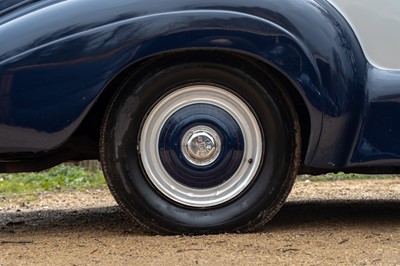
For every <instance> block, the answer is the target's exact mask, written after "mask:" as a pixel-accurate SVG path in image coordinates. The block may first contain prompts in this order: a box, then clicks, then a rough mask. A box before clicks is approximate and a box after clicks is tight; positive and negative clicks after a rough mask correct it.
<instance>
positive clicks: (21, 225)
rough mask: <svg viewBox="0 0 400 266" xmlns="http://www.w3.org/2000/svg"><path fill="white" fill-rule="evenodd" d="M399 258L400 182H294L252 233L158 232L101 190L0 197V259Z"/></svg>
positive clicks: (241, 261) (396, 261) (309, 261)
mask: <svg viewBox="0 0 400 266" xmlns="http://www.w3.org/2000/svg"><path fill="white" fill-rule="evenodd" d="M218 264H219V265H230V264H235V265H267V264H273V265H276V264H278V265H400V179H396V180H380V181H370V180H367V181H366V180H364V181H340V182H339V181H338V182H298V183H296V185H295V187H294V189H293V191H292V194H291V195H290V198H289V200H288V202H287V203H286V204H285V205H284V207H283V208H282V210H281V211H280V212H279V213H278V215H277V216H276V217H275V218H274V220H273V221H272V222H270V223H269V224H268V225H267V226H265V228H263V230H262V231H260V232H258V233H254V234H223V235H208V236H158V235H151V234H149V233H147V232H145V231H143V230H142V229H141V228H140V227H139V226H138V225H137V224H135V223H133V222H131V221H130V220H129V219H128V218H127V217H126V216H125V214H124V213H122V212H121V210H120V209H119V208H118V207H117V206H116V204H115V202H114V200H113V199H112V197H111V196H110V194H109V193H108V191H107V190H91V191H86V192H64V193H52V194H40V195H35V196H32V195H29V196H25V197H8V198H2V199H1V198H0V265H218Z"/></svg>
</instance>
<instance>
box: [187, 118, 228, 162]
mask: <svg viewBox="0 0 400 266" xmlns="http://www.w3.org/2000/svg"><path fill="white" fill-rule="evenodd" d="M181 149H182V153H183V155H184V156H185V158H186V160H188V161H189V162H190V163H192V164H194V165H196V166H207V165H210V164H211V163H213V162H214V161H215V160H216V159H217V158H218V155H219V154H220V151H221V140H220V137H219V135H218V133H217V132H216V131H215V130H214V129H212V128H211V127H208V126H195V127H193V128H191V129H190V130H188V131H187V132H186V133H185V135H184V136H183V138H182V144H181Z"/></svg>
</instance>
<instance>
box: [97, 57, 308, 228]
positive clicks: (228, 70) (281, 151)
mask: <svg viewBox="0 0 400 266" xmlns="http://www.w3.org/2000/svg"><path fill="white" fill-rule="evenodd" d="M236 63H238V62H236ZM229 65H231V66H229ZM229 65H228V64H226V62H225V64H221V63H218V61H217V60H197V61H195V62H193V61H192V62H190V61H189V62H183V63H181V64H176V65H173V64H172V65H169V66H168V65H163V67H159V68H154V69H152V70H151V71H149V72H148V73H147V75H145V76H144V77H142V78H141V79H139V80H138V78H137V77H132V78H131V79H129V80H128V81H127V82H125V84H124V85H123V86H122V87H121V88H120V90H119V91H118V93H117V94H116V95H115V96H114V98H113V99H112V101H111V104H110V105H109V107H108V109H107V112H106V116H105V119H104V121H103V126H102V130H101V139H100V157H101V163H102V166H103V171H104V173H105V177H106V180H107V184H108V186H109V188H110V190H111V192H112V194H113V196H114V197H115V199H116V201H117V202H118V203H119V204H120V206H121V207H122V208H123V209H124V210H126V211H127V213H128V214H130V215H131V216H132V217H133V218H134V219H135V220H136V221H138V222H139V223H140V224H142V225H143V226H145V227H146V228H148V229H150V230H152V231H153V232H155V233H159V234H182V233H194V234H204V233H220V232H229V231H236V232H238V231H239V232H248V231H253V230H255V229H258V228H259V227H260V226H262V225H264V224H265V223H266V222H267V221H269V220H270V219H271V218H272V217H273V215H275V213H276V212H277V211H278V210H279V208H280V207H281V206H282V204H283V202H284V200H285V199H286V197H287V195H288V193H289V192H290V189H291V187H292V185H293V182H294V179H295V177H296V173H297V166H298V164H299V153H300V132H299V124H298V119H297V116H296V113H295V111H294V109H293V107H292V104H291V102H290V100H289V97H288V96H287V95H286V94H285V93H284V88H282V86H281V84H280V83H279V82H278V81H276V80H274V79H273V78H272V77H269V76H268V75H260V74H259V73H261V72H260V70H259V69H258V68H257V67H254V66H253V67H252V66H249V67H247V68H244V67H243V66H241V69H239V68H236V67H233V66H232V65H235V62H233V61H232V62H230V63H229ZM201 86H203V87H201ZM202 88H205V89H204V90H206V91H205V92H203V91H202ZM207 89H209V91H207ZM198 91H199V92H198ZM189 92H190V93H192V92H193V93H195V95H197V94H199V95H200V96H198V98H199V99H201V97H203V95H206V96H207V95H208V94H209V93H211V94H212V93H213V92H215V93H216V94H217V97H218V96H219V95H224V92H226V94H227V96H226V97H227V98H228V99H229V101H231V100H232V102H233V105H232V106H233V107H232V108H233V109H234V108H236V107H234V106H235V105H236V104H237V103H236V101H238V99H239V100H240V101H241V102H242V103H243V104H244V105H245V106H246V107H240V108H244V109H238V113H241V112H243V113H245V114H244V117H245V119H247V118H248V119H249V121H250V122H248V123H249V124H251V123H252V121H253V120H252V119H253V118H254V119H255V121H256V124H257V125H255V128H256V129H257V128H259V129H260V134H261V143H251V142H254V141H255V140H254V139H253V140H252V138H257V136H256V135H254V136H253V135H251V136H247V142H250V143H246V136H245V135H246V134H252V133H249V132H250V131H249V132H247V133H246V132H244V133H243V132H242V131H240V130H239V133H236V132H233V131H235V130H237V127H234V126H232V127H231V128H229V126H226V127H224V126H222V125H221V126H219V124H225V120H226V121H227V122H226V123H227V124H229V123H231V118H233V117H234V115H233V114H230V113H229V110H228V111H227V110H225V113H227V114H228V115H227V114H225V113H224V110H223V111H220V110H217V111H215V110H214V109H212V108H214V107H215V106H211V107H209V106H208V105H207V104H209V102H207V101H205V102H201V101H200V103H197V102H195V101H193V103H189V104H188V105H187V106H185V107H186V108H187V109H184V110H183V107H182V108H181V109H179V108H180V107H177V109H174V110H172V109H168V108H169V106H171V105H176V103H178V102H179V101H180V100H181V98H179V97H177V96H176V95H184V96H185V93H189ZM171 95H172V96H171ZM184 96H182V99H186V98H185V97H184ZM212 97H213V95H211V96H210V98H212ZM235 97H236V98H235ZM166 99H167V100H166ZM168 99H173V100H174V102H173V104H170V102H169V101H170V100H168ZM188 99H189V100H188V101H190V99H191V98H190V97H189V98H188ZM196 99H197V98H196ZM221 99H222V97H221ZM185 101H186V100H182V102H185ZM211 101H212V99H211ZM221 101H223V99H222V100H221ZM238 103H239V105H240V102H238ZM185 104H187V103H186V102H185ZM196 104H197V105H196ZM199 104H200V105H199ZM224 104H225V103H223V104H221V105H220V106H217V107H218V108H220V109H224V108H225V107H221V106H223V105H224ZM227 104H228V105H229V103H227ZM209 105H213V104H209ZM217 105H218V104H217ZM159 106H162V107H159ZM199 106H200V107H199ZM164 107H165V108H166V109H167V110H168V111H169V110H171V112H172V114H171V115H170V116H168V115H166V118H165V119H168V120H162V119H161V118H160V116H161V115H160V113H162V112H164V109H162V108H164ZM198 107H199V108H200V109H198ZM203 107H204V108H205V111H204V109H202V108H203ZM217 107H215V108H217ZM157 108H160V110H158V109H157ZM196 108H197V109H196ZM246 108H248V109H246ZM208 109H210V110H208ZM153 110H158V111H157V112H156V111H153ZM179 110H183V111H179ZM196 110H200V111H199V112H200V114H198V115H197V116H198V117H197V116H196V112H197V111H196ZM235 110H236V109H235ZM243 110H245V111H243ZM246 110H250V112H251V114H247V111H246ZM214 111H215V112H216V113H222V114H218V115H216V116H221V117H217V118H215V119H216V120H215V121H214V120H213V119H214V117H213V116H212V114H214V113H215V112H214ZM164 113H165V112H164ZM229 115H231V116H229ZM240 115H242V114H240ZM175 116H177V117H175ZM171 117H173V118H171ZM229 117H231V118H229ZM157 119H158V120H160V121H164V122H165V121H167V122H165V123H164V122H157V121H158V120H157ZM163 119H164V118H163ZM207 119H208V120H207ZM240 119H241V118H240ZM240 119H239V118H238V119H236V120H240ZM234 120H235V118H233V120H232V121H233V122H232V123H234V122H235V121H236V120H235V121H234ZM149 121H150V122H149ZM154 121H156V122H154ZM171 121H172V122H171ZM175 121H179V122H175ZM181 121H186V122H181ZM213 121H214V122H213ZM218 121H219V122H224V123H219V122H218ZM236 122H237V121H236ZM253 122H254V121H253ZM152 123H153V124H152ZM237 123H239V122H237ZM154 124H155V125H157V126H158V125H160V128H161V129H160V130H159V132H158V133H157V132H156V133H154V132H153V131H154V130H156V128H157V126H154ZM165 124H168V129H165V128H167V126H166V125H165ZM203 124H205V125H207V127H205V128H203V127H202V126H203ZM199 125H200V128H201V129H200V130H199V132H200V133H198V134H200V135H201V138H199V139H196V141H198V143H200V144H205V145H208V146H207V147H209V148H208V150H207V149H204V148H196V147H200V146H193V147H194V148H192V146H190V145H192V144H193V143H195V142H196V141H195V140H192V139H190V140H188V142H187V144H186V142H185V141H186V140H187V139H189V137H191V136H192V135H193V134H194V133H193V132H195V131H190V133H187V132H188V130H189V129H188V128H191V127H192V128H193V127H196V126H199ZM169 127H173V132H174V133H171V132H172V129H171V130H170V129H169ZM244 127H246V126H241V124H240V125H239V128H241V129H242V128H244ZM192 128H191V129H190V130H192ZM209 128H212V129H209ZM227 128H228V129H227ZM232 128H236V129H232ZM213 129H215V131H213ZM225 131H226V132H225ZM231 131H232V132H233V133H232V132H231ZM256 131H257V130H256ZM143 132H145V133H146V134H144V135H143ZM165 132H167V133H165ZM185 132H186V133H185ZM196 132H197V131H196ZM213 132H214V133H213ZM153 133H154V136H159V137H158V138H159V139H157V138H154V139H149V138H151V136H152V135H153ZM208 133H209V135H207V134H208ZM185 134H186V135H187V136H189V137H185V136H186V135H185ZM188 134H189V135H188ZM234 134H236V136H237V135H240V134H242V135H243V136H242V138H241V137H237V138H236V140H232V139H230V137H229V136H231V135H234ZM207 136H209V137H207ZM219 137H220V139H222V140H220V139H218V138H219ZM141 138H142V139H146V140H142V139H141ZM161 138H162V139H163V141H164V142H162V140H161ZM183 139H184V140H183ZM203 140H205V141H204V142H201V141H203ZM141 141H142V142H141ZM153 141H154V143H156V144H154V145H153V144H152V143H153ZM190 141H192V142H190ZM206 141H208V142H206ZM240 141H242V142H243V143H245V144H243V143H242V144H240ZM143 142H145V143H147V144H143ZM228 142H229V145H231V146H232V147H231V146H229V145H228V144H226V143H228ZM177 143H178V144H179V143H181V148H180V149H179V148H176V147H177V146H178V144H177ZM196 143H197V142H196ZM210 143H211V144H210ZM218 143H221V144H220V145H219V146H220V147H221V148H220V150H219V152H218V153H216V152H214V151H215V148H216V147H219V146H218ZM232 143H233V144H232ZM145 145H148V146H149V147H150V148H147V147H148V146H145ZM162 145H164V146H162ZM165 145H167V146H165ZM193 145H195V144H193ZM196 145H197V144H196ZM213 145H214V146H213ZM224 145H225V146H229V147H228V148H225V146H224ZM235 145H236V146H235ZM250 146H251V147H253V148H252V150H251V152H254V154H260V157H259V158H260V159H257V162H259V163H258V164H256V166H252V165H251V164H252V163H255V162H254V161H253V159H254V158H247V157H246V156H248V154H251V152H249V151H248V150H247V149H248V147H250ZM144 147H146V149H145V148H144ZM157 147H160V148H159V149H160V150H159V151H158V153H157V150H155V149H158V148H157ZM174 147H175V148H174ZM202 147H203V146H202ZM210 147H211V148H210ZM238 147H240V148H238ZM246 147H247V148H246ZM196 149H197V150H196ZM200 149H201V151H202V152H204V153H203V155H204V154H206V155H207V156H208V155H209V154H211V155H210V156H211V157H213V156H214V157H215V158H211V159H212V160H213V161H212V162H211V163H210V161H211V159H210V160H209V161H206V160H205V159H203V157H204V158H205V156H203V155H198V156H194V157H193V158H194V159H193V158H192V157H190V156H189V157H190V158H192V159H193V162H190V161H188V160H190V158H188V156H186V153H187V152H188V151H189V152H197V151H199V150H200ZM152 150H155V151H152ZM175 150H176V151H175ZM209 150H213V153H211V152H209ZM199 152H200V151H199ZM256 152H257V153H256ZM182 154H184V155H185V156H186V157H185V156H183V155H182ZM198 154H200V153H198ZM221 154H223V155H221ZM233 154H236V155H237V154H239V155H237V156H236V155H235V156H236V157H235V158H239V159H232V158H234V157H233ZM157 155H158V156H159V157H157ZM238 156H239V157H238ZM240 156H241V157H240ZM257 156H258V155H255V157H257ZM149 158H155V159H154V161H156V162H152V161H151V160H148V159H149ZM160 158H161V159H160ZM226 158H228V159H226ZM240 158H241V159H240ZM257 158H258V157H257ZM149 161H150V162H149ZM232 161H234V162H232ZM171 163H172V165H170V164H171ZM201 163H204V164H205V166H203V165H200V164H201ZM236 164H237V165H236ZM245 164H246V165H245ZM160 165H161V168H162V167H164V169H161V170H160V168H159V167H160ZM232 165H233V166H232ZM157 167H158V168H157ZM204 167H205V168H204ZM207 167H208V168H207ZM206 168H207V169H206ZM204 169H206V170H204ZM229 169H233V170H232V171H231V170H229ZM238 169H245V170H243V173H245V174H244V175H246V178H247V179H245V180H244V179H243V178H242V177H241V176H240V175H238V174H236V173H237V172H239V170H238ZM249 169H250V170H249ZM164 170H165V171H164ZM229 171H231V172H229ZM235 171H236V172H235ZM241 171H242V170H241ZM246 171H247V172H246ZM153 172H155V174H154V173H153ZM158 172H162V174H159V173H158ZM165 173H167V174H165ZM204 173H206V174H204ZM222 173H223V174H222ZM240 173H242V172H240ZM248 173H252V174H248ZM158 176H160V177H161V179H162V178H164V177H165V176H166V177H165V180H164V179H162V180H161V181H160V182H161V183H162V182H164V181H165V182H166V183H167V185H163V184H161V185H160V184H159V183H158V182H159V180H158V179H157V178H158ZM222 176H223V177H222ZM232 178H236V179H235V180H236V181H232V182H231V183H232V184H235V185H227V184H230V183H229V182H230V179H232ZM171 182H172V183H174V182H176V183H179V186H180V187H181V189H180V190H179V189H178V190H177V192H175V187H174V186H169V184H170V183H171ZM234 182H238V183H237V184H238V185H237V184H236V183H234ZM203 186H204V187H203ZM229 186H231V187H229ZM235 186H237V187H240V189H238V188H236V187H235ZM171 187H172V188H171ZM215 187H218V189H219V188H220V187H223V189H226V191H227V192H224V193H226V195H228V196H226V197H225V196H224V197H225V198H223V197H222V196H218V192H217V193H214V192H215V191H217V189H216V190H214V189H215ZM186 188H187V190H186ZM204 190H207V191H208V190H210V191H211V192H210V194H207V195H210V196H207V197H206V198H207V200H203V198H202V194H201V193H203V191H204ZM221 190H222V189H221ZM192 191H194V192H195V193H194V196H193V198H194V200H192V198H191V196H190V195H192V194H191V192H192ZM224 191H225V190H224ZM197 192H198V193H199V195H197V194H196V193H197ZM174 193H176V194H179V193H181V194H182V195H183V196H182V199H181V197H180V196H179V195H181V194H179V195H178V196H175V195H174ZM213 193H214V194H213ZM224 195H225V194H224ZM208 199H210V200H209V201H208Z"/></svg>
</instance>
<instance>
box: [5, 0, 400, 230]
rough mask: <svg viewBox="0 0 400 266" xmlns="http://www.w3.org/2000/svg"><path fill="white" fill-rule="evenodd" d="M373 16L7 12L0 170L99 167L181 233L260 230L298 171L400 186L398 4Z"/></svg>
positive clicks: (153, 6)
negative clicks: (390, 177)
mask: <svg viewBox="0 0 400 266" xmlns="http://www.w3.org/2000/svg"><path fill="white" fill-rule="evenodd" d="M370 2H371V1H369V2H368V3H366V2H364V1H362V0H354V1H344V0H329V1H328V0H279V1H276V0H249V1H243V0H231V1H225V0H212V1H210V0H203V1H195V0H185V1H178V0H174V1H160V0H158V1H156V0H146V1H143V0H109V1H106V0H104V1H99V0H25V1H23V0H4V1H1V2H0V172H9V173H10V172H20V171H40V170H43V169H46V168H49V167H52V166H54V165H57V164H59V163H62V162H65V161H70V160H75V161H76V160H87V159H99V160H100V162H101V164H102V167H103V170H104V174H105V177H106V180H107V183H108V185H109V188H110V190H111V192H112V194H113V195H114V197H115V199H116V200H117V202H118V203H119V204H120V205H121V207H122V208H123V209H125V210H126V211H127V212H128V213H129V214H130V215H131V216H132V217H133V218H135V219H136V220H137V221H138V222H139V223H140V224H142V225H144V226H145V227H146V228H149V229H150V230H153V231H154V232H157V233H173V234H179V233H216V232H225V231H240V232H247V231H253V230H256V229H258V228H260V227H261V226H263V225H264V224H265V223H266V222H267V221H268V220H270V219H271V218H272V217H273V215H274V214H275V213H276V212H277V211H278V210H279V208H280V207H281V206H282V204H283V202H284V200H285V198H286V197H287V195H288V193H289V191H290V189H291V187H292V185H293V182H294V180H295V178H296V176H297V174H299V173H307V174H318V173H325V172H336V171H344V172H360V173H398V172H399V170H400V168H399V166H400V104H399V103H400V72H399V70H398V69H400V52H399V51H398V47H399V45H400V34H398V33H399V32H398V29H399V27H400V20H398V19H397V18H398V14H399V13H400V2H399V1H397V0H388V1H387V2H390V5H389V4H388V5H386V4H385V5H384V4H382V3H381V2H380V1H375V3H370ZM372 2H373V1H372ZM385 3H386V2H385ZM377 9H379V10H381V11H382V12H383V13H382V12H375V10H377ZM385 12H386V13H385ZM382 14H386V15H387V16H386V17H385V18H384V19H383V18H382V17H380V16H382ZM396 29H397V32H395V31H396ZM371 31H373V32H371ZM377 36H378V37H377ZM374 42H375V43H374Z"/></svg>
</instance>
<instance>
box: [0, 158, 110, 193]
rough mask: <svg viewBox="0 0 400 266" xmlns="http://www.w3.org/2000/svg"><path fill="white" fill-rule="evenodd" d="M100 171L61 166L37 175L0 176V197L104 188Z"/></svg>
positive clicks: (104, 184)
mask: <svg viewBox="0 0 400 266" xmlns="http://www.w3.org/2000/svg"><path fill="white" fill-rule="evenodd" d="M105 186H106V183H105V180H104V176H103V173H102V172H101V171H100V170H95V171H88V170H86V169H85V168H83V167H80V166H74V165H68V164H62V165H59V166H56V167H53V168H51V169H49V170H47V171H42V172H39V173H20V174H0V196H7V195H12V194H26V193H34V192H44V191H61V190H71V189H76V190H84V189H90V188H100V187H105Z"/></svg>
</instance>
